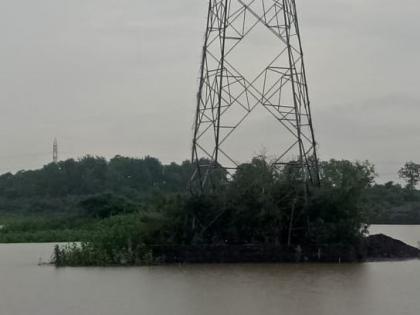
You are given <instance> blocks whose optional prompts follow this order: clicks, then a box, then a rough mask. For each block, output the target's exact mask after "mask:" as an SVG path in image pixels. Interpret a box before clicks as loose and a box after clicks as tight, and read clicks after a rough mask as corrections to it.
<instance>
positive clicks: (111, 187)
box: [0, 156, 420, 265]
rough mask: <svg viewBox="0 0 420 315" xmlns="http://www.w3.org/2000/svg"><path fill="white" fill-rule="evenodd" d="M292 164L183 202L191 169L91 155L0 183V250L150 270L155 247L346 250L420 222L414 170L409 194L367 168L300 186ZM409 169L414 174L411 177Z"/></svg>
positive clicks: (338, 169) (337, 165) (247, 169)
mask: <svg viewBox="0 0 420 315" xmlns="http://www.w3.org/2000/svg"><path fill="white" fill-rule="evenodd" d="M293 165H294V164H290V165H288V166H286V167H285V168H283V169H281V170H279V169H278V168H275V167H273V166H272V165H271V164H270V163H268V162H267V160H266V159H265V158H264V157H257V158H255V159H253V160H252V161H251V162H250V163H247V164H243V165H241V166H240V167H239V169H238V170H237V172H236V173H235V174H234V175H233V176H232V177H231V178H229V179H228V178H227V177H226V175H225V174H224V173H220V174H217V180H216V181H215V183H216V185H215V187H214V189H213V190H212V191H211V192H210V193H208V194H205V195H190V194H188V193H185V191H186V187H187V183H188V180H189V178H190V176H191V174H192V167H191V164H190V163H189V162H184V163H182V164H180V165H179V164H175V163H172V164H170V165H163V164H162V163H161V162H160V161H159V160H157V159H155V158H151V157H146V158H144V159H133V158H126V157H121V156H116V157H115V158H113V159H111V160H110V161H107V160H105V159H103V158H98V157H91V156H87V157H84V158H82V159H80V160H77V161H76V160H67V161H63V162H59V163H57V164H49V165H46V166H45V167H44V168H42V169H40V170H35V171H21V172H18V173H16V174H14V175H13V174H4V175H2V176H0V242H35V241H38V242H49V241H54V242H61V241H66V242H69V241H79V243H78V244H77V245H71V246H70V247H67V248H64V249H60V248H57V249H56V255H55V259H56V263H57V264H70V265H77V264H83V265H98V264H105V265H113V264H138V263H150V262H153V261H155V260H156V259H158V257H154V256H153V250H152V249H153V247H154V246H160V245H165V246H179V245H184V246H185V245H186V246H189V245H209V244H217V245H220V244H222V245H229V244H231V245H241V244H276V245H281V246H297V245H307V244H310V245H320V244H351V243H353V242H357V240H359V239H360V238H361V237H362V235H363V232H364V229H363V228H364V226H365V224H370V223H420V211H419V210H418V209H419V208H420V193H419V192H418V191H417V190H416V189H415V186H414V187H413V185H414V184H415V178H414V179H413V178H410V177H409V175H407V174H414V175H415V174H416V173H415V172H414V173H413V172H412V171H410V170H412V167H411V166H412V165H411V164H407V165H406V166H405V169H406V171H404V172H403V171H400V175H401V176H405V177H404V178H405V179H407V186H406V187H402V186H401V185H399V184H395V183H392V182H390V183H386V184H384V185H379V184H376V183H375V182H374V179H375V176H376V175H375V171H374V167H373V165H371V164H370V163H368V162H355V163H353V162H349V161H337V160H331V161H328V162H322V163H321V165H320V177H321V186H320V187H317V186H310V187H308V186H304V185H303V184H302V181H301V174H300V173H299V171H297V169H296V167H294V166H293ZM408 168H410V170H409V169H408Z"/></svg>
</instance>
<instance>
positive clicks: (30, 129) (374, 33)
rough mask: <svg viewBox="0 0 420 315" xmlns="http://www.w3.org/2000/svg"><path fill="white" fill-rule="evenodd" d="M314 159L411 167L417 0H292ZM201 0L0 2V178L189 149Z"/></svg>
mask: <svg viewBox="0 0 420 315" xmlns="http://www.w3.org/2000/svg"><path fill="white" fill-rule="evenodd" d="M297 5H298V9H299V14H300V22H301V32H302V37H303V46H304V51H305V59H306V67H307V72H308V81H309V82H308V83H309V85H310V96H311V103H312V112H313V116H314V117H313V119H314V124H315V130H316V137H317V140H318V142H319V144H320V148H319V149H320V156H321V158H322V159H328V158H346V159H351V160H355V159H359V160H365V159H369V160H371V161H372V162H373V163H375V164H376V165H377V171H378V173H379V174H380V175H381V181H383V180H386V179H396V178H397V175H396V173H397V170H398V168H399V167H400V166H401V165H402V164H403V162H405V161H408V160H414V161H418V162H420V124H419V123H418V121H419V118H420V96H419V93H420V92H419V80H418V78H417V76H418V73H419V72H420V61H419V60H420V58H419V57H418V56H419V55H420V41H419V35H418V31H419V30H420V19H419V18H418V16H419V13H420V2H419V1H418V0H400V1H398V2H396V1H395V0H392V1H391V0H351V1H349V0H318V1H314V0H300V1H299V0H298V1H297ZM206 10H207V1H206V0H177V1H170V0H160V1H159V0H154V1H152V0H37V1H33V0H0V109H1V112H0V113H1V114H0V143H1V147H0V172H6V171H16V170H18V169H32V168H38V167H40V166H42V165H43V164H45V163H47V162H49V161H50V160H51V159H52V154H51V149H52V142H53V138H54V137H57V138H58V140H59V146H60V158H61V159H64V158H67V157H79V156H82V155H84V154H94V155H101V156H106V157H112V156H114V155H116V154H121V155H129V156H144V155H147V154H150V155H153V156H156V157H158V158H160V159H162V160H163V161H164V162H169V161H181V160H183V159H185V158H187V157H188V156H189V155H190V143H191V127H192V121H193V115H194V109H195V95H196V91H197V86H198V70H199V61H200V54H201V46H202V39H203V33H204V27H205V18H206V13H207V12H206Z"/></svg>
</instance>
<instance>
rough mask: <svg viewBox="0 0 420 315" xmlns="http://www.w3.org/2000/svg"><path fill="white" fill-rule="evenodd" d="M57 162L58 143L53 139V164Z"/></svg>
mask: <svg viewBox="0 0 420 315" xmlns="http://www.w3.org/2000/svg"><path fill="white" fill-rule="evenodd" d="M57 162H58V142H57V139H54V143H53V163H54V164H57Z"/></svg>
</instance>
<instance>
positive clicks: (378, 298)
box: [0, 226, 420, 315]
mask: <svg viewBox="0 0 420 315" xmlns="http://www.w3.org/2000/svg"><path fill="white" fill-rule="evenodd" d="M372 230H373V231H374V232H375V233H377V232H383V233H387V232H389V234H392V235H390V236H393V237H396V238H400V239H403V240H405V241H409V242H410V243H411V244H414V245H415V244H417V242H418V241H419V240H420V226H414V227H413V226H411V227H406V226H397V227H395V226H394V227H389V226H375V227H373V228H372ZM52 249H53V245H52V244H23V245H0V314H4V315H76V314H77V315H128V314H130V315H132V314H140V315H143V314H144V315H257V314H258V315H259V314H263V315H274V314H275V315H279V314H281V315H289V314H290V315H330V314H331V315H355V314H357V315H402V314H407V315H418V314H420V261H419V260H414V261H404V262H381V263H365V264H342V265H334V264H331V265H328V264H327V265H317V264H308V265H293V264H289V265H287V264H278V265H211V266H208V265H200V266H165V267H140V268H62V269H56V268H54V267H52V266H38V262H39V260H40V258H41V259H42V260H43V261H46V260H48V259H49V256H50V254H51V252H52Z"/></svg>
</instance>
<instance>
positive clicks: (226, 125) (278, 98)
mask: <svg viewBox="0 0 420 315" xmlns="http://www.w3.org/2000/svg"><path fill="white" fill-rule="evenodd" d="M269 42H270V43H271V44H272V45H271V48H270V47H268V45H266V43H269ZM260 52H261V54H260ZM267 54H269V58H267V60H266V59H264V58H263V56H265V55H267ZM256 65H258V69H255V68H256ZM256 70H257V71H256ZM200 71H201V78H200V85H199V91H198V95H197V109H196V116H195V124H194V139H193V148H192V162H193V165H194V169H195V171H194V175H193V177H192V179H191V186H192V187H195V188H196V189H197V188H199V190H201V191H204V190H206V189H207V187H208V186H209V185H211V184H210V183H209V182H210V181H211V179H210V178H211V177H212V174H214V173H215V172H217V171H218V170H219V171H220V170H223V171H225V172H227V173H228V174H233V173H234V172H235V170H236V169H237V167H238V165H239V164H240V163H239V162H238V159H237V158H236V157H235V154H236V153H237V152H235V151H236V150H235V146H237V145H238V143H237V142H240V143H239V144H245V143H247V142H248V139H250V138H252V137H250V136H249V133H247V135H246V136H245V138H244V139H242V140H239V139H240V138H239V135H240V131H241V128H243V125H245V123H246V122H247V121H248V120H249V119H251V116H253V115H254V113H255V112H256V111H257V110H258V109H263V110H262V111H263V112H264V114H268V116H271V117H272V118H273V120H274V123H275V124H276V126H277V125H278V127H279V131H278V132H276V133H272V134H270V135H268V137H266V139H268V138H275V139H278V140H279V144H278V145H277V146H276V148H275V150H276V152H275V155H276V159H275V161H274V164H275V165H277V166H278V167H280V168H281V167H284V166H285V165H294V166H296V167H298V168H299V170H300V172H301V174H302V178H303V180H304V182H305V183H314V184H317V183H319V173H318V159H317V151H316V141H315V136H314V131H313V125H312V118H311V109H310V102H309V96H308V85H307V81H306V73H305V65H304V60H303V50H302V44H301V37H300V32H299V24H298V15H297V12H296V3H295V0H209V6H208V17H207V28H206V33H205V39H204V48H203V55H202V63H201V69H200ZM261 129H264V124H263V125H262V126H261ZM258 131H259V130H255V133H257V132H258ZM247 137H248V138H247Z"/></svg>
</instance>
